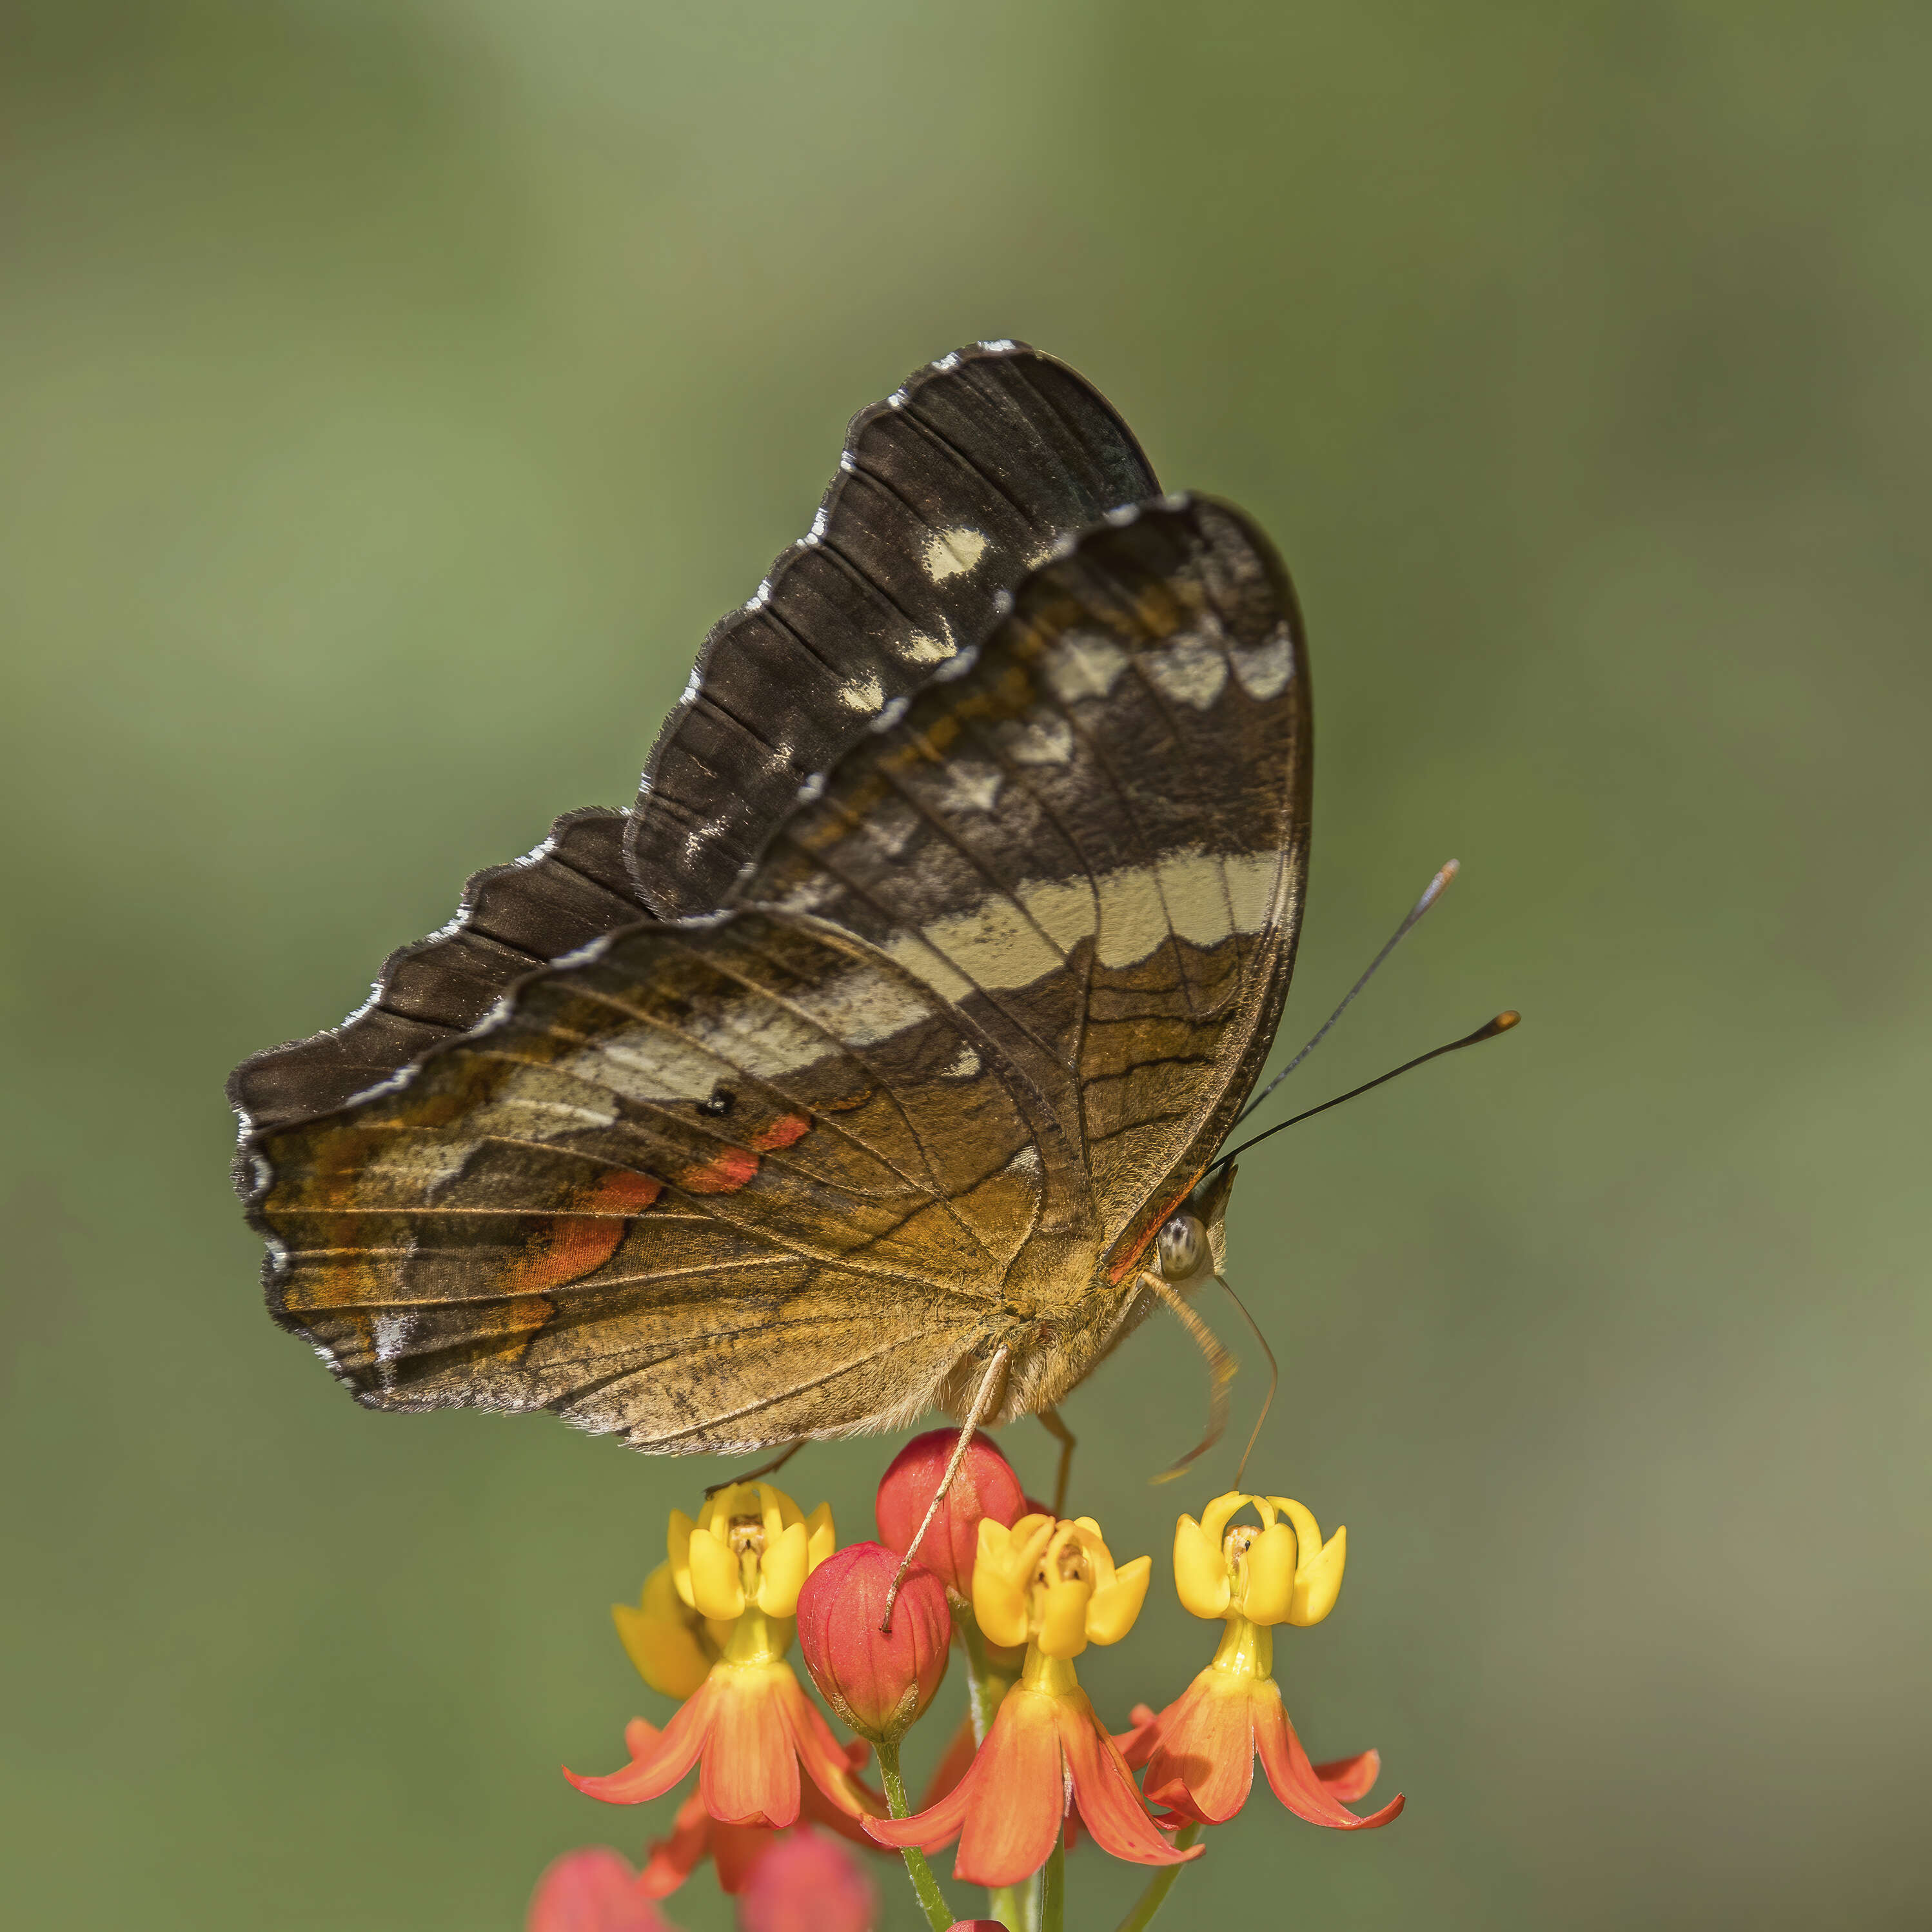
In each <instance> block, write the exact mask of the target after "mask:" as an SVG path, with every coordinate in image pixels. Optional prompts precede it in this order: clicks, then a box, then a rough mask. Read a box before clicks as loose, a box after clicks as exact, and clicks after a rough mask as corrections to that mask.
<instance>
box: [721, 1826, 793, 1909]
mask: <svg viewBox="0 0 1932 1932" xmlns="http://www.w3.org/2000/svg"><path fill="white" fill-rule="evenodd" d="M776 1843H778V1834H777V1832H768V1831H766V1829H764V1828H763V1826H760V1825H726V1824H722V1823H720V1822H719V1821H718V1820H717V1819H715V1818H714V1819H712V1821H711V1863H712V1867H713V1868H714V1869H715V1870H716V1872H717V1873H718V1890H719V1891H721V1892H724V1893H726V1894H728V1895H730V1896H731V1897H736V1895H737V1894H739V1892H741V1891H743V1890H744V1888H745V1886H746V1885H747V1884H748V1883H749V1882H750V1881H751V1873H752V1871H753V1870H754V1867H756V1866H757V1864H758V1863H759V1861H760V1860H761V1859H762V1858H763V1857H764V1855H765V1854H766V1852H769V1850H770V1849H771V1848H772V1846H774V1845H775V1844H776Z"/></svg>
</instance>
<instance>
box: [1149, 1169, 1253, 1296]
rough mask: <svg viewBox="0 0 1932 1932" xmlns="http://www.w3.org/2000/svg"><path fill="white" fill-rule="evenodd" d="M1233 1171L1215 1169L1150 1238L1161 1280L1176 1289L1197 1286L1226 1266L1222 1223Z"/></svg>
mask: <svg viewBox="0 0 1932 1932" xmlns="http://www.w3.org/2000/svg"><path fill="white" fill-rule="evenodd" d="M1234 1186H1235V1170H1234V1169H1232V1167H1223V1168H1215V1169H1211V1171H1210V1172H1208V1173H1207V1174H1206V1175H1204V1176H1203V1177H1202V1179H1201V1181H1199V1184H1197V1185H1196V1187H1195V1190H1194V1191H1193V1193H1191V1194H1190V1195H1189V1196H1188V1197H1187V1200H1186V1201H1184V1202H1183V1203H1182V1204H1181V1206H1180V1207H1179V1208H1178V1209H1177V1210H1176V1211H1175V1212H1174V1213H1173V1214H1171V1215H1169V1217H1168V1218H1167V1220H1166V1222H1165V1223H1163V1224H1162V1227H1161V1230H1160V1233H1159V1234H1158V1235H1156V1236H1155V1237H1154V1260H1155V1263H1156V1265H1157V1266H1158V1267H1159V1268H1160V1273H1161V1278H1162V1280H1164V1281H1166V1282H1169V1283H1172V1285H1173V1286H1175V1287H1176V1288H1198V1287H1199V1286H1200V1285H1201V1284H1202V1283H1203V1282H1205V1281H1207V1280H1210V1279H1211V1277H1214V1276H1215V1275H1217V1274H1220V1272H1221V1271H1222V1270H1223V1268H1226V1265H1227V1259H1228V1237H1227V1232H1226V1225H1225V1224H1226V1219H1227V1213H1228V1196H1229V1194H1230V1193H1232V1192H1233V1190H1234Z"/></svg>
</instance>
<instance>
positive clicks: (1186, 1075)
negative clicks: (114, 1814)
mask: <svg viewBox="0 0 1932 1932" xmlns="http://www.w3.org/2000/svg"><path fill="white" fill-rule="evenodd" d="M1307 753H1308V721H1307V676H1306V668H1305V664H1304V661H1303V655H1302V649H1301V639H1300V634H1299V628H1298V619H1296V618H1295V614H1294V609H1293V604H1292V596H1291V595H1290V593H1289V590H1288V588H1287V585H1286V579H1285V577H1283V574H1282V573H1281V570H1280V565H1279V563H1278V562H1277V561H1276V560H1275V559H1274V556H1273V553H1272V552H1271V550H1269V549H1268V546H1267V544H1266V542H1265V539H1263V538H1260V537H1259V535H1258V534H1257V533H1256V532H1254V531H1253V529H1252V528H1251V527H1250V526H1248V525H1247V523H1245V521H1244V520H1243V519H1241V517H1240V516H1239V515H1238V513H1236V512H1233V511H1229V510H1227V509H1226V508H1223V507H1221V506H1218V505H1211V504H1207V503H1193V504H1183V505H1173V506H1168V507H1161V508H1151V509H1149V510H1148V511H1145V512H1144V513H1142V514H1139V515H1138V516H1136V517H1133V519H1132V520H1122V521H1121V522H1120V523H1118V525H1115V526H1106V527H1103V529H1100V530H1099V531H1097V532H1094V533H1092V534H1091V535H1089V536H1088V537H1087V538H1085V539H1084V540H1083V541H1082V542H1081V543H1080V544H1079V545H1078V546H1077V547H1075V548H1074V549H1073V550H1072V551H1071V553H1070V554H1069V555H1067V556H1064V557H1063V558H1061V559H1058V560H1057V561H1056V562H1052V563H1051V564H1049V565H1046V567H1045V568H1043V569H1041V570H1040V571H1037V573H1036V574H1034V577H1031V578H1030V579H1029V580H1028V582H1027V583H1026V585H1025V586H1024V587H1023V589H1022V592H1021V593H1020V595H1019V599H1018V602H1017V605H1016V607H1015V608H1014V609H1013V612H1012V613H1011V615H1010V616H1009V617H1008V618H1007V619H1006V621H1005V622H1003V623H1001V625H999V626H998V628H997V629H996V630H995V632H994V634H992V636H991V637H989V639H987V640H986V642H985V643H984V644H983V646H979V647H977V648H970V647H969V648H968V649H962V651H961V652H959V653H957V654H956V656H955V657H954V658H953V659H951V660H949V661H948V663H947V665H946V667H944V675H941V676H938V677H936V678H935V679H933V680H932V681H931V682H929V684H928V685H926V687H925V688H923V689H922V691H920V692H919V693H918V694H916V695H915V696H913V697H912V698H911V699H910V702H909V703H904V704H901V705H898V706H892V707H889V709H887V711H886V712H884V713H883V714H882V715H880V718H878V719H877V721H876V725H875V728H874V729H873V730H871V731H870V732H868V733H867V734H866V736H865V739H864V742H862V744H860V745H859V746H857V747H856V748H854V749H853V750H852V751H849V752H848V753H847V755H846V756H845V757H844V758H843V759H842V760H841V761H840V763H839V764H838V766H837V767H836V768H835V770H834V771H833V772H832V773H831V774H829V776H828V777H827V778H826V779H825V780H823V781H819V782H818V783H817V784H812V785H808V787H806V788H805V789H806V791H807V793H808V796H807V797H806V798H805V799H804V800H802V802H799V803H798V804H796V805H795V806H794V808H793V811H792V814H791V815H790V817H788V818H787V819H786V820H785V821H784V826H783V829H782V830H781V832H780V834H779V835H778V838H776V839H775V841H774V842H773V844H772V846H771V847H770V849H769V851H768V853H767V854H766V857H765V858H764V859H763V860H762V861H761V862H758V863H757V864H755V865H752V866H751V867H750V868H745V869H744V870H743V871H742V873H741V876H740V877H739V880H738V889H739V894H740V896H741V899H742V903H741V904H739V905H737V906H736V907H734V908H733V909H732V910H728V911H727V912H725V913H721V914H718V915H715V916H712V917H710V918H708V919H697V920H688V921H679V922H661V923H660V922H646V923H643V924H641V925H639V926H636V927H634V928H632V929H628V930H626V931H624V932H620V933H619V934H617V935H615V936H613V937H612V938H607V939H604V940H602V941H598V942H596V943H595V944H593V945H592V947H589V949H587V950H586V953H585V954H583V956H580V957H579V958H577V959H574V960H565V961H563V962H559V964H558V965H555V966H553V967H552V968H550V969H549V970H547V971H541V972H538V973H537V974H533V975H532V976H531V977H529V978H528V979H527V980H525V981H524V982H523V983H522V984H521V985H520V986H519V988H518V989H517V991H516V992H514V995H512V996H511V998H510V1000H509V1001H508V1002H507V1003H506V1007H505V1010H504V1011H503V1012H502V1013H501V1014H500V1015H499V1017H498V1018H497V1019H495V1020H494V1021H493V1022H490V1023H489V1024H487V1025H485V1026H484V1027H483V1028H480V1029H478V1030H477V1031H474V1032H472V1033H471V1034H468V1035H466V1036H464V1037H461V1038H460V1039H458V1040H455V1041H452V1042H450V1043H446V1044H445V1045H443V1046H440V1047H439V1048H437V1049H435V1050H434V1051H433V1052H431V1053H430V1054H429V1055H428V1056H427V1057H426V1058H425V1059H423V1060H422V1062H421V1063H420V1064H418V1065H417V1066H416V1067H414V1068H413V1069H410V1070H405V1071H404V1073H401V1074H399V1075H398V1076H397V1077H396V1078H395V1079H394V1080H393V1081H392V1082H390V1083H389V1085H388V1086H387V1087H386V1088H383V1089H382V1090H380V1091H377V1092H376V1093H374V1094H370V1095H367V1096H365V1097H362V1098H361V1099H360V1100H357V1101H356V1102H354V1103H352V1104H351V1105H350V1106H347V1107H346V1108H344V1109H341V1110H340V1111H339V1112H337V1113H335V1114H334V1115H330V1116H329V1117H328V1118H326V1119H323V1120H321V1121H309V1122H303V1123H298V1124H294V1125H292V1126H290V1127H284V1128H281V1129H279V1130H268V1131H265V1132H263V1133H259V1134H258V1135H257V1136H256V1137H255V1138H254V1141H253V1142H252V1143H251V1147H250V1148H249V1150H248V1153H249V1156H250V1160H251V1179H252V1185H253V1187H254V1215H255V1217H256V1219H257V1223H258V1225H260V1226H261V1227H262V1229H263V1232H265V1234H266V1235H268V1237H269V1241H270V1244H271V1260H270V1269H269V1288H270V1298H271V1303H272V1307H274V1309H275V1313H276V1314H277V1316H278V1319H281V1321H282V1322H284V1325H287V1326H289V1327H290V1328H293V1329H295V1330H296V1331H298V1332H299V1333H301V1334H303V1335H304V1336H305V1337H306V1338H307V1339H308V1340H310V1341H311V1343H313V1344H314V1346H317V1349H319V1350H320V1352H322V1353H323V1355H325V1356H326V1358H327V1359H328V1360H329V1361H330V1362H331V1364H332V1367H334V1368H335V1371H336V1373H338V1375H339V1376H341V1378H342V1379H344V1380H345V1381H346V1382H348V1383H349V1384H350V1386H351V1387H352V1388H353V1389H354V1390H355V1391H356V1394H357V1395H358V1397H359V1398H360V1399H361V1400H363V1401H365V1403H369V1404H370V1405H371V1406H377V1407H383V1408H398V1409H419V1408H428V1407H440V1406H452V1405H465V1406H484V1407H491V1408H497V1409H529V1408H537V1407H548V1408H551V1409H556V1410H558V1411H559V1412H562V1414H564V1415H565V1416H567V1417H568V1418H570V1419H571V1420H572V1421H576V1422H577V1423H578V1424H580V1425H581V1426H583V1427H588V1428H591V1429H593V1430H616V1431H619V1432H621V1433H623V1434H624V1436H625V1438H626V1439H628V1441H630V1442H632V1443H633V1444H634V1445H636V1446H637V1447H639V1448H646V1449H652V1450H667V1451H678V1450H699V1449H711V1450H731V1451H739V1450H745V1449H750V1448H756V1447H760V1446H763V1445H767V1444H770V1443H773V1442H787V1441H791V1440H795V1439H798V1438H799V1437H802V1436H831V1435H839V1434H844V1433H853V1432H854V1431H856V1430H865V1429H869V1428H883V1427H896V1426H899V1425H901V1424H904V1423H905V1422H907V1421H910V1420H911V1419H912V1418H913V1417H914V1416H916V1415H917V1414H918V1413H919V1412H920V1411H921V1410H922V1409H924V1408H925V1407H926V1406H928V1405H929V1403H933V1402H935V1401H938V1402H941V1403H946V1404H948V1405H949V1406H957V1403H958V1401H959V1396H960V1391H961V1388H962V1382H964V1381H965V1379H969V1378H970V1373H971V1370H972V1367H973V1366H974V1364H976V1363H977V1361H980V1360H982V1359H983V1358H985V1356H986V1353H987V1352H988V1351H989V1349H991V1347H992V1346H994V1345H995V1343H998V1342H999V1341H1001V1340H1006V1339H1009V1338H1010V1337H1012V1336H1013V1335H1014V1334H1016V1333H1017V1332H1019V1331H1020V1330H1022V1329H1024V1328H1026V1326H1027V1325H1028V1324H1029V1323H1034V1324H1037V1322H1038V1319H1039V1318H1040V1316H1042V1315H1043V1313H1046V1314H1064V1313H1065V1311H1064V1310H1061V1309H1060V1308H1058V1307H1057V1306H1052V1305H1049V1304H1050V1303H1051V1301H1052V1296H1053V1295H1055V1294H1059V1295H1061V1297H1062V1298H1063V1299H1064V1298H1065V1297H1066V1295H1067V1294H1068V1293H1070V1292H1072V1291H1071V1290H1070V1289H1069V1286H1068V1284H1069V1283H1073V1284H1075V1285H1076V1286H1077V1285H1078V1283H1079V1280H1082V1279H1084V1278H1085V1277H1095V1276H1096V1274H1097V1271H1098V1274H1099V1276H1100V1277H1104V1276H1105V1274H1106V1271H1108V1270H1109V1268H1112V1267H1113V1265H1114V1264H1115V1261H1116V1260H1117V1259H1118V1257H1120V1256H1123V1255H1127V1254H1129V1253H1130V1250H1133V1249H1134V1247H1136V1244H1138V1243H1140V1242H1143V1241H1145V1238H1146V1235H1147V1233H1148V1231H1149V1230H1150V1229H1151V1226H1152V1225H1153V1222H1154V1220H1155V1219H1157V1217H1158V1216H1159V1214H1160V1213H1162V1212H1163V1211H1165V1208H1166V1205H1167V1202H1168V1200H1169V1196H1170V1195H1171V1192H1172V1190H1173V1189H1174V1188H1175V1187H1177V1186H1184V1184H1185V1183H1186V1181H1187V1180H1188V1179H1190V1178H1192V1174H1193V1172H1194V1170H1195V1169H1196V1167H1198V1166H1199V1163H1200V1162H1201V1161H1202V1160H1204V1159H1205V1150H1206V1149H1208V1148H1211V1147H1212V1145H1214V1144H1216V1142H1218V1139H1219V1138H1220V1135H1221V1133H1223V1132H1224V1131H1225V1128H1226V1122H1227V1119H1228V1118H1229V1115H1231V1114H1232V1111H1233V1110H1234V1109H1235V1107H1237V1106H1238V1104H1239V1101H1240V1099H1241V1095H1242V1094H1244V1092H1245V1091H1246V1089H1247V1086H1248V1085H1249V1084H1250V1083H1251V1082H1252V1079H1253V1072H1254V1070H1255V1069H1256V1067H1258V1065H1259V1060H1260V1058H1261V1057H1262V1055H1265V1052H1266V1050H1267V1046H1268V1041H1269V1040H1270V1038H1271V1036H1272V1032H1273V1028H1274V1019H1275V1017H1276V1014H1277V1012H1278V1010H1279V1006H1280V998H1281V996H1282V994H1283V992H1284V991H1285V989H1286V980H1287V974H1288V970H1289V964H1290V962H1291V961H1292V951H1293V944H1294V938H1295V927H1296V924H1297V921H1298V916H1299V908H1300V903H1301V885H1302V877H1303V868H1304V863H1305V854H1306V847H1307V790H1308V782H1307V771H1308V756H1307ZM1070 1257H1071V1258H1072V1259H1071V1261H1070V1259H1069V1258H1070ZM1121 1265H1124V1263H1122V1264H1121Z"/></svg>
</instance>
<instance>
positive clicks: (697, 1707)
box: [563, 1676, 790, 1823]
mask: <svg viewBox="0 0 1932 1932" xmlns="http://www.w3.org/2000/svg"><path fill="white" fill-rule="evenodd" d="M719 1702H720V1698H719V1679H718V1678H717V1677H715V1676H712V1677H708V1678H706V1679H705V1681H704V1682H703V1685H700V1688H699V1689H698V1691H697V1694H696V1695H695V1696H694V1697H691V1698H689V1699H688V1700H686V1701H685V1704H684V1705H683V1706H682V1709H679V1712H678V1714H677V1715H676V1717H674V1718H672V1719H671V1721H670V1723H669V1724H667V1725H666V1726H665V1727H664V1730H662V1731H661V1732H660V1733H658V1735H657V1736H655V1738H652V1739H648V1740H646V1746H647V1748H646V1751H644V1753H643V1754H642V1755H641V1756H637V1757H633V1758H632V1759H631V1762H630V1763H628V1765H626V1766H625V1767H624V1769H622V1771H613V1772H611V1773H610V1775H609V1776H608V1777H607V1778H579V1777H578V1776H577V1774H576V1772H574V1771H572V1770H571V1769H570V1768H569V1766H568V1765H566V1766H565V1767H564V1772H563V1775H564V1776H565V1778H568V1779H569V1780H570V1781H571V1784H574V1785H575V1786H576V1787H577V1790H580V1791H581V1792H583V1793H584V1794H585V1795H586V1796H588V1797H591V1798H598V1799H602V1800H603V1802H604V1803H605V1804H606V1805H642V1804H643V1803H644V1802H646V1800H647V1799H652V1798H661V1797H662V1796H664V1793H666V1792H667V1791H668V1790H670V1788H671V1787H672V1786H673V1784H676V1782H677V1781H678V1780H679V1778H682V1776H683V1775H684V1774H685V1772H687V1771H688V1770H689V1769H691V1766H693V1765H694V1764H695V1763H697V1759H698V1754H699V1753H700V1752H701V1751H703V1749H704V1748H705V1742H706V1739H708V1738H709V1736H710V1735H711V1731H712V1724H713V1723H714V1721H715V1718H716V1716H717V1713H718V1706H719ZM638 1726H643V1729H644V1730H649V1726H648V1725H643V1720H642V1719H641V1718H639V1719H637V1720H635V1721H634V1724H633V1725H632V1726H631V1727H628V1728H627V1729H626V1730H625V1739H626V1740H627V1741H628V1740H629V1739H631V1737H632V1736H634V1735H636V1734H637V1727H638ZM786 1822H787V1823H790V1820H787V1821H786Z"/></svg>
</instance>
